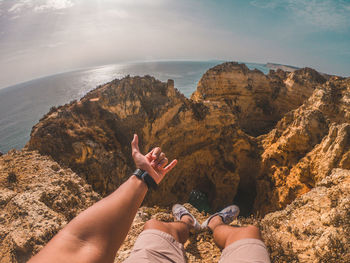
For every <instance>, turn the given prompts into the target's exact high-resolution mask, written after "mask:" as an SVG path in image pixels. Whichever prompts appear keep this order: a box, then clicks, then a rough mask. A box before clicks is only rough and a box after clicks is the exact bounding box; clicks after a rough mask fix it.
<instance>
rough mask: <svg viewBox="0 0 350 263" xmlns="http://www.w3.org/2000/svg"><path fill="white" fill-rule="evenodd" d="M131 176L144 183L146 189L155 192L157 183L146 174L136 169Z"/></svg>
mask: <svg viewBox="0 0 350 263" xmlns="http://www.w3.org/2000/svg"><path fill="white" fill-rule="evenodd" d="M132 174H133V175H135V176H136V177H137V178H139V179H140V180H142V181H144V182H145V184H146V185H147V187H148V189H150V188H152V189H154V190H156V189H157V188H158V185H157V183H156V182H155V181H154V179H153V178H152V176H150V175H149V173H147V172H146V171H144V170H141V169H136V170H135V171H134V172H133V173H132Z"/></svg>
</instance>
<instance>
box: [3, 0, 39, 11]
mask: <svg viewBox="0 0 350 263" xmlns="http://www.w3.org/2000/svg"><path fill="white" fill-rule="evenodd" d="M32 6H33V3H32V2H31V1H30V0H20V1H18V2H17V3H16V4H14V5H13V6H11V7H10V8H9V9H8V12H9V13H14V14H17V13H19V12H21V11H22V9H23V8H25V7H26V8H31V7H32Z"/></svg>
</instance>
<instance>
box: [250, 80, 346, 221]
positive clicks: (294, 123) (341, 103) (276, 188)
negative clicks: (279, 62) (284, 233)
mask: <svg viewBox="0 0 350 263" xmlns="http://www.w3.org/2000/svg"><path fill="white" fill-rule="evenodd" d="M349 96H350V79H334V80H330V81H328V82H327V83H325V84H324V85H323V86H321V87H319V88H317V89H315V91H314V92H313V94H312V96H310V98H309V99H308V100H307V101H306V102H305V103H304V104H303V105H302V106H300V107H299V108H297V109H296V110H294V111H291V112H289V113H287V114H286V115H285V116H284V117H283V118H282V120H281V121H279V122H278V123H277V125H276V127H275V129H273V130H272V131H271V132H270V133H268V134H267V135H264V136H261V137H259V139H260V141H261V143H262V147H263V149H264V150H263V153H262V154H261V158H262V159H261V168H260V173H259V175H258V178H257V198H256V200H255V208H256V210H258V211H260V212H261V213H262V214H265V213H267V212H269V211H274V210H278V209H281V208H283V207H285V206H286V205H287V204H289V203H291V202H292V201H293V200H294V199H295V198H296V197H297V196H300V195H301V194H304V193H306V192H308V191H310V190H311V189H312V188H313V187H314V186H315V184H316V183H317V182H318V181H320V180H321V179H323V178H325V177H326V176H327V175H329V174H330V172H331V170H332V169H333V168H344V169H350V161H349V158H350V157H349V156H350V133H349V132H350V130H349V129H350V103H349V102H350V100H349Z"/></svg>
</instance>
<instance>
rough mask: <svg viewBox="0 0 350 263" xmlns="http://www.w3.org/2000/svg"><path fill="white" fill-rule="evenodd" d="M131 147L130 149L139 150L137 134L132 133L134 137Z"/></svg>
mask: <svg viewBox="0 0 350 263" xmlns="http://www.w3.org/2000/svg"><path fill="white" fill-rule="evenodd" d="M131 149H132V151H138V152H139V151H140V150H139V137H138V136H137V134H134V139H133V140H132V142H131Z"/></svg>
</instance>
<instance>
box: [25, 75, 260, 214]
mask: <svg viewBox="0 0 350 263" xmlns="http://www.w3.org/2000/svg"><path fill="white" fill-rule="evenodd" d="M133 133H137V134H138V135H139V138H140V142H141V145H140V148H141V149H142V151H143V152H147V151H148V150H150V149H151V148H152V147H154V146H158V145H160V146H161V147H162V149H163V150H164V152H166V153H167V156H168V157H169V160H171V159H173V158H175V157H176V158H177V159H178V161H179V162H178V165H177V168H176V169H175V170H174V171H172V172H171V174H170V175H169V176H167V177H166V178H165V180H164V181H163V182H162V184H161V185H160V189H159V190H158V191H157V192H150V193H149V195H148V196H147V198H146V204H151V205H153V204H157V205H163V206H165V205H171V204H172V203H173V202H174V200H177V201H179V202H186V201H187V200H188V198H189V195H190V192H191V190H193V189H197V190H200V191H202V192H205V193H207V194H208V198H209V201H210V202H211V204H212V206H213V207H214V208H215V209H216V208H217V207H223V206H225V205H228V204H230V203H232V201H233V199H234V197H235V193H236V191H237V188H238V185H239V183H240V181H242V182H245V183H246V184H251V185H253V187H252V189H254V180H250V178H251V177H252V175H254V174H256V172H257V171H256V167H257V166H256V165H255V162H256V156H255V155H254V153H255V152H256V142H255V141H254V139H253V138H251V137H250V136H248V135H247V134H245V133H244V132H242V131H241V130H240V129H239V127H238V126H237V125H236V117H235V116H234V114H233V113H232V112H231V111H230V109H229V107H227V106H226V105H222V104H218V103H215V102H213V103H206V102H193V101H191V100H189V99H187V98H185V97H184V96H183V95H182V94H180V93H179V92H178V91H177V90H176V89H175V88H174V84H173V82H172V81H168V83H162V82H160V81H158V80H155V79H154V78H152V77H149V76H145V77H132V78H131V77H126V78H124V79H122V80H115V81H113V82H111V83H109V84H106V85H104V86H102V87H99V88H97V89H96V90H94V91H91V92H89V93H88V94H87V95H86V96H85V97H84V98H82V99H81V100H80V101H79V102H73V103H71V104H69V105H65V106H62V107H59V108H58V109H53V110H52V111H51V112H49V113H48V114H47V115H46V116H45V117H44V118H42V119H41V121H40V122H39V123H38V124H37V125H36V126H34V127H33V130H32V134H31V139H30V141H29V143H28V148H29V149H37V150H39V152H40V153H41V154H45V155H50V156H52V158H53V159H55V160H56V161H58V162H59V163H61V164H63V165H66V166H68V167H70V168H71V169H73V170H74V171H75V172H77V173H78V174H79V175H80V176H82V177H84V178H85V179H86V180H87V181H88V182H89V183H90V184H91V185H92V186H93V188H94V190H96V191H98V192H99V193H101V194H103V195H105V194H108V193H110V192H111V191H113V190H114V189H115V188H116V187H117V186H119V185H120V184H121V183H122V182H123V181H125V180H126V178H128V177H129V176H130V174H131V173H132V171H133V169H135V168H134V166H133V162H132V159H131V154H130V152H131V149H130V141H131V139H132V136H133ZM213 167H215V169H213ZM241 178H243V179H242V180H241ZM253 202H254V195H252V198H251V200H250V203H251V205H252V203H253Z"/></svg>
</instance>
